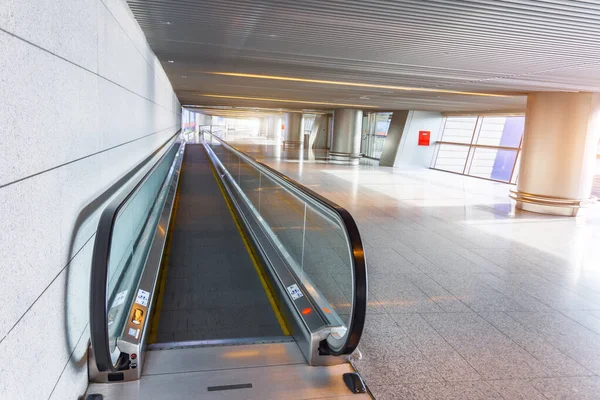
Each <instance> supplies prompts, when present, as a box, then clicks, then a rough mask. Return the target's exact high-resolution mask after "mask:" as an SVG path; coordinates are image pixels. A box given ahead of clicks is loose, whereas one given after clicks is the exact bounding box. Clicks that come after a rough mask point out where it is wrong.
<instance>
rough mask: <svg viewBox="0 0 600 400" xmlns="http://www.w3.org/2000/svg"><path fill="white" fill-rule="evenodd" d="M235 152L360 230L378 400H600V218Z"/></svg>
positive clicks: (368, 376) (369, 362)
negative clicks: (335, 209) (343, 212)
mask: <svg viewBox="0 0 600 400" xmlns="http://www.w3.org/2000/svg"><path fill="white" fill-rule="evenodd" d="M235 144H236V146H238V147H239V148H241V149H243V150H244V151H246V152H248V153H249V154H252V155H253V156H254V157H256V158H258V159H260V160H261V161H263V162H265V163H266V164H269V165H271V166H272V167H274V168H276V169H278V170H279V171H281V172H283V173H285V174H287V175H288V176H290V177H291V178H293V179H296V180H298V181H299V182H301V183H303V184H305V185H307V186H309V187H311V188H312V189H313V190H315V191H317V192H319V193H321V194H322V195H324V196H326V197H328V198H330V199H331V200H333V201H335V202H337V203H338V204H340V205H342V206H343V207H345V208H346V209H348V210H349V211H350V212H351V213H352V215H353V216H354V218H355V219H356V221H357V222H358V224H359V227H360V231H361V234H362V237H363V240H364V242H365V247H366V255H367V261H368V267H369V285H370V295H369V310H368V319H367V326H366V329H365V332H364V335H363V339H362V341H361V344H360V346H359V349H360V351H361V353H362V359H360V360H357V361H356V362H355V367H356V368H357V369H358V371H359V372H360V373H361V374H362V376H363V377H364V378H365V380H366V382H367V385H368V386H369V388H370V390H371V391H372V393H373V395H374V396H375V397H376V398H377V399H380V400H390V399H461V400H462V399H600V206H596V207H592V208H589V209H586V210H585V211H584V212H582V213H581V216H579V217H577V218H566V217H549V216H544V215H539V214H533V213H526V212H519V211H516V210H515V209H514V205H513V204H512V203H511V201H510V200H509V198H508V191H509V189H510V188H511V186H509V185H505V184H500V183H495V182H490V181H486V180H481V179H476V178H470V177H464V176H460V175H454V174H450V173H445V172H440V171H433V170H428V169H392V168H387V167H379V166H377V163H375V162H368V163H365V164H362V165H360V166H357V167H350V166H339V165H333V164H328V163H326V162H325V161H323V157H322V156H323V155H321V156H319V154H312V153H311V154H299V152H298V151H293V150H282V149H281V147H280V146H274V145H270V144H268V143H267V142H266V141H264V140H262V141H261V139H257V140H242V139H240V140H238V141H236V142H235Z"/></svg>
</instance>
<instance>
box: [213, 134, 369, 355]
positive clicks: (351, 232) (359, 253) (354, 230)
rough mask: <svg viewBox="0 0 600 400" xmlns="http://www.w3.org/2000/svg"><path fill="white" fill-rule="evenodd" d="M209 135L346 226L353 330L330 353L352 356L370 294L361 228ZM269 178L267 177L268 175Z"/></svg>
mask: <svg viewBox="0 0 600 400" xmlns="http://www.w3.org/2000/svg"><path fill="white" fill-rule="evenodd" d="M202 133H207V134H210V135H211V136H212V137H213V138H215V139H217V140H218V141H219V142H220V143H221V144H222V145H224V146H226V147H228V148H229V149H231V150H233V151H235V152H236V153H238V155H239V156H242V157H243V158H244V159H246V160H247V161H249V162H250V163H252V164H254V165H255V166H257V167H258V168H259V169H263V170H266V171H267V172H268V173H270V174H272V175H275V176H276V177H277V178H279V179H281V180H283V181H284V182H286V183H287V184H289V185H291V186H293V187H294V188H295V189H296V190H298V191H300V192H302V193H303V194H305V195H306V196H308V197H309V198H311V199H312V200H314V201H316V202H317V203H320V204H322V205H324V206H325V207H327V208H328V209H329V210H331V211H333V212H334V213H335V214H337V215H338V216H339V218H340V220H341V221H342V223H343V224H344V228H345V230H346V234H347V237H348V240H349V242H350V250H351V262H352V267H353V268H352V272H353V277H352V278H353V279H354V282H355V283H354V288H355V290H354V301H353V303H352V311H351V313H350V324H349V325H350V326H349V327H348V330H349V332H350V333H349V334H347V339H346V343H345V344H344V345H343V346H342V347H341V348H340V349H339V350H335V349H330V353H331V355H334V356H339V355H343V354H351V353H352V352H353V351H354V350H355V349H356V347H357V346H358V343H359V342H360V338H361V336H362V332H363V329H364V326H365V318H366V314H367V293H368V283H367V264H366V261H365V252H364V248H363V245H362V239H361V237H360V233H359V231H358V226H357V225H356V222H355V221H354V218H352V215H350V213H349V212H348V211H347V210H346V209H345V208H343V207H342V206H340V205H338V204H336V203H334V202H333V201H331V200H329V199H327V198H325V197H323V196H321V195H320V194H318V193H316V192H314V191H313V190H311V189H309V188H307V187H306V186H304V185H302V184H301V183H299V182H297V181H295V180H293V179H291V178H290V177H288V176H286V175H284V174H282V173H281V172H279V171H277V170H276V169H273V168H271V167H269V166H268V165H266V164H264V163H262V162H260V161H258V160H256V159H255V158H253V157H251V156H249V155H247V154H246V153H244V152H243V151H241V150H240V149H238V148H236V147H235V146H233V145H231V144H229V143H227V142H226V141H224V140H223V139H221V138H220V137H218V136H216V135H215V134H213V133H211V132H202ZM267 175H268V174H267Z"/></svg>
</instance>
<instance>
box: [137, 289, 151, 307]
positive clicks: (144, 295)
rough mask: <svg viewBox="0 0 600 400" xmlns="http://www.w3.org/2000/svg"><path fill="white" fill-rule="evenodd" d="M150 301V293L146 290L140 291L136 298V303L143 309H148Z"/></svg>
mask: <svg viewBox="0 0 600 400" xmlns="http://www.w3.org/2000/svg"><path fill="white" fill-rule="evenodd" d="M149 299H150V293H149V292H146V291H145V290H142V289H140V290H138V294H137V297H136V298H135V302H136V303H137V304H139V305H141V306H143V307H148V300H149Z"/></svg>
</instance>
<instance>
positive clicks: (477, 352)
mask: <svg viewBox="0 0 600 400" xmlns="http://www.w3.org/2000/svg"><path fill="white" fill-rule="evenodd" d="M423 318H424V319H425V320H426V321H427V322H428V323H429V324H430V325H431V326H433V328H434V329H435V330H436V331H437V332H438V333H439V334H440V335H441V336H442V337H443V338H444V339H445V340H446V341H447V342H448V343H449V344H450V345H451V346H452V347H453V348H454V349H455V350H456V351H457V352H458V353H459V354H460V355H461V356H462V357H463V358H464V359H465V360H466V361H467V362H468V363H469V364H470V365H471V366H472V367H473V368H474V369H475V370H476V371H477V372H478V373H479V374H481V375H482V377H483V378H484V379H511V378H533V377H547V376H552V371H551V370H550V369H548V368H547V367H545V366H544V365H543V364H542V363H541V362H540V361H539V360H537V359H536V358H535V357H533V356H532V355H531V354H529V353H528V352H526V351H525V350H524V349H523V348H521V347H519V346H518V345H517V344H516V343H515V342H513V341H512V340H510V339H509V338H508V337H507V336H505V335H504V334H502V333H501V332H500V331H499V330H497V329H496V328H494V327H493V326H492V325H491V324H489V323H488V322H486V321H485V320H484V319H483V318H482V317H480V316H479V315H477V314H474V313H470V314H466V313H464V314H463V313H449V314H423Z"/></svg>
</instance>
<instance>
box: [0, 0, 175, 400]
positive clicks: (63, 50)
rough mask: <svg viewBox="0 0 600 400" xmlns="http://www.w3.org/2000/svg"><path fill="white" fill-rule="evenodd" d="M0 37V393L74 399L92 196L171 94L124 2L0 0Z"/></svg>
mask: <svg viewBox="0 0 600 400" xmlns="http://www.w3.org/2000/svg"><path fill="white" fill-rule="evenodd" d="M0 49H2V51H0V99H2V105H1V106H0V121H2V124H0V221H2V229H0V271H1V274H2V276H1V279H0V293H1V294H2V305H1V306H0V399H48V398H51V399H61V400H62V399H75V398H77V397H78V396H79V395H81V394H83V392H84V391H85V389H86V386H87V361H86V357H87V354H86V351H87V345H88V338H89V332H88V307H89V304H88V300H89V299H88V297H89V268H90V257H91V253H92V248H93V244H94V238H95V230H96V226H97V221H98V215H99V212H100V211H101V209H102V206H103V205H104V204H106V201H108V200H109V197H101V198H100V199H98V198H99V196H101V195H102V194H103V193H105V192H106V190H107V188H109V187H111V186H112V185H113V184H115V183H116V182H117V181H119V180H120V179H121V178H122V177H123V176H124V175H125V174H126V173H127V171H129V170H131V169H132V168H133V167H134V166H135V165H136V164H137V163H139V162H140V161H141V160H143V159H145V158H146V157H147V156H148V155H149V154H151V153H152V152H153V151H154V150H155V149H157V148H158V147H159V146H160V145H161V144H162V143H164V142H165V141H166V140H167V139H168V138H169V137H170V136H171V135H173V134H174V133H175V132H176V131H177V130H178V129H179V127H180V123H181V119H180V104H179V102H178V101H177V98H176V96H175V95H174V93H173V90H172V87H171V84H170V82H169V80H168V79H167V77H166V75H165V73H164V71H163V69H162V67H161V65H160V63H159V61H158V60H157V59H156V57H155V56H154V54H153V52H152V51H151V50H150V48H149V46H148V43H147V41H146V38H145V37H144V35H143V33H142V31H141V29H140V28H139V26H138V24H137V23H136V21H135V20H134V18H133V16H132V14H131V12H130V10H129V8H128V7H127V4H126V3H125V2H124V1H123V0H77V1H73V0H22V1H15V0H3V1H0ZM143 172H144V171H143V170H142V171H139V173H138V176H139V175H140V174H142V173H143ZM113 195H114V194H113ZM100 203H102V204H100Z"/></svg>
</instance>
